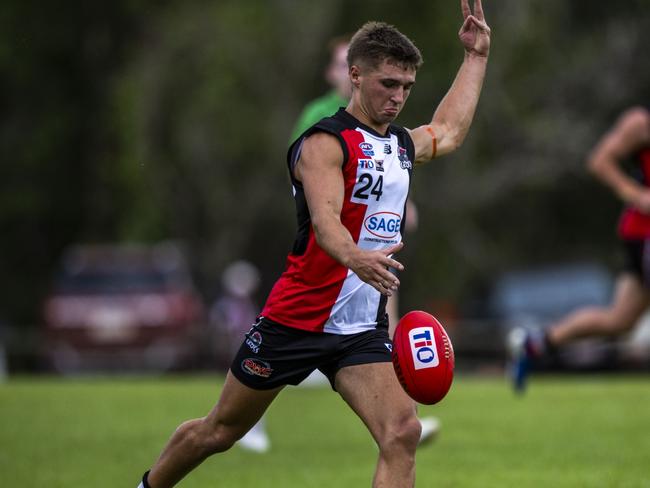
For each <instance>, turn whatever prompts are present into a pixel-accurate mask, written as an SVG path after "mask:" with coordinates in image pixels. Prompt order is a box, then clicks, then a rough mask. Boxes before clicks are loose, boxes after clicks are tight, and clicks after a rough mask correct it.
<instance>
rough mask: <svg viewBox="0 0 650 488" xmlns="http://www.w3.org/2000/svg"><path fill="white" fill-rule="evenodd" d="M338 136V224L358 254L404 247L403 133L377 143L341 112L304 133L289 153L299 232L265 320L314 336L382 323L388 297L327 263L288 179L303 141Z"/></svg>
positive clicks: (408, 157)
mask: <svg viewBox="0 0 650 488" xmlns="http://www.w3.org/2000/svg"><path fill="white" fill-rule="evenodd" d="M316 132H326V133H328V134H331V135H333V136H335V137H336V138H337V139H338V141H339V143H340V144H341V149H342V150H343V164H342V168H341V169H342V172H343V179H344V187H345V194H344V201H343V208H342V211H341V222H342V224H343V225H344V226H345V227H346V228H347V230H348V231H349V232H350V234H351V236H352V238H353V239H354V241H355V242H356V244H357V245H358V246H359V247H360V248H361V249H366V250H381V249H385V248H387V247H389V246H392V245H394V244H397V243H399V242H401V240H402V232H403V229H404V217H405V210H406V199H407V197H408V192H409V187H410V182H411V173H412V169H413V163H412V161H413V160H414V159H415V154H414V153H415V149H414V145H413V141H412V139H411V137H410V135H409V134H408V132H407V131H406V129H404V128H402V127H398V126H395V125H390V126H389V128H388V130H387V132H386V134H385V135H382V134H379V133H377V132H376V131H375V130H373V129H371V128H370V127H368V126H366V125H364V124H362V123H361V122H359V121H358V120H357V119H356V118H355V117H353V116H352V115H351V114H349V113H348V112H346V111H345V110H344V109H340V110H339V111H338V112H337V113H336V114H334V115H333V116H332V117H327V118H324V119H322V120H321V121H320V122H318V123H317V124H315V125H314V126H312V127H311V128H309V129H307V130H306V131H305V132H304V133H303V134H302V135H301V136H300V137H299V138H298V139H297V140H296V141H295V142H294V143H293V144H292V145H291V147H290V148H289V151H288V155H287V162H288V165H289V173H290V175H291V183H292V186H293V195H294V199H295V203H296V210H297V219H298V230H297V235H296V239H295V241H294V245H293V250H292V251H291V253H290V254H289V256H288V257H287V262H286V269H285V271H284V273H283V274H282V275H281V276H280V278H279V279H278V281H277V282H276V283H275V285H274V287H273V289H272V290H271V293H270V294H269V297H268V299H267V301H266V304H265V306H264V308H263V310H262V314H261V315H262V316H263V317H266V318H268V319H270V320H272V321H274V322H277V323H279V324H282V325H285V326H288V327H294V328H297V329H302V330H306V331H312V332H325V333H332V334H356V333H360V332H364V331H367V330H372V329H374V328H376V327H377V325H378V323H385V321H386V318H385V316H386V312H385V306H386V297H385V296H383V295H381V294H380V293H379V292H378V291H377V290H375V289H374V288H373V287H372V286H370V285H369V284H367V283H364V282H363V281H361V279H359V277H358V276H357V275H356V274H355V273H354V272H353V271H352V270H349V269H348V268H346V267H344V266H343V265H341V264H339V263H338V262H337V261H335V260H334V259H333V258H332V257H330V256H329V255H328V254H327V253H326V252H325V251H324V250H323V249H322V248H321V247H320V246H319V245H318V243H317V242H316V238H315V236H314V230H313V228H312V225H311V220H310V216H309V209H308V207H307V202H306V199H305V194H304V190H303V187H302V185H301V183H300V182H299V181H297V180H296V179H295V178H294V176H293V168H294V166H295V164H296V162H297V161H298V159H299V157H300V151H301V149H302V144H303V142H304V140H305V138H307V137H309V136H310V135H312V134H314V133H316Z"/></svg>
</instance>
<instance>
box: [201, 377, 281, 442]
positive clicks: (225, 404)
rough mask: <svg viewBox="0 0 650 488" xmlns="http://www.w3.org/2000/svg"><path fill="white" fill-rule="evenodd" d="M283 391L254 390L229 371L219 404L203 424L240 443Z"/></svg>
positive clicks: (278, 389)
mask: <svg viewBox="0 0 650 488" xmlns="http://www.w3.org/2000/svg"><path fill="white" fill-rule="evenodd" d="M283 388H284V386H280V387H278V388H274V389H272V390H254V389H253V388H249V387H248V386H246V385H244V384H243V383H242V382H240V381H239V380H238V379H237V378H235V377H234V376H233V375H232V374H231V373H230V371H228V375H227V376H226V382H225V383H224V386H223V389H222V390H221V395H220V397H219V401H218V402H217V404H216V405H215V406H214V408H213V409H212V411H211V412H210V413H209V414H208V416H207V417H206V418H205V423H206V424H207V425H209V426H210V427H212V428H214V429H216V430H217V431H221V432H224V431H225V432H227V433H228V434H229V435H230V436H232V437H234V439H233V440H236V439H239V438H241V437H242V436H243V435H244V434H246V432H248V431H249V430H250V428H251V427H252V426H253V425H255V424H256V423H257V421H258V420H259V419H260V418H261V417H262V415H263V414H264V412H265V411H266V409H267V408H268V407H269V405H270V404H271V402H273V400H274V399H275V397H276V396H277V395H278V393H280V391H282V389H283ZM225 432H224V433H225Z"/></svg>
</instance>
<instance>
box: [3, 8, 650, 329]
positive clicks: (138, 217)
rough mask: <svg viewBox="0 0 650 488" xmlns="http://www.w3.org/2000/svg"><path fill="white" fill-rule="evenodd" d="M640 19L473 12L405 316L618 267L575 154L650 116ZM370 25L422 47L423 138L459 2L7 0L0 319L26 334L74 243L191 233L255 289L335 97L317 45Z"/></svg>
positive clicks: (414, 240) (607, 206) (596, 194)
mask: <svg viewBox="0 0 650 488" xmlns="http://www.w3.org/2000/svg"><path fill="white" fill-rule="evenodd" d="M645 6H647V1H643V0H622V1H619V2H617V3H616V5H615V6H613V5H612V3H611V2H605V1H604V0H592V1H589V2H587V1H586V0H579V1H575V2H570V3H567V2H565V1H563V0H531V1H528V2H521V1H520V0H500V1H499V2H490V1H485V10H486V15H487V18H488V20H489V22H490V24H491V26H492V28H493V32H494V35H493V37H494V41H493V52H492V59H491V64H490V67H489V72H488V78H487V82H486V86H485V90H484V96H483V98H482V101H481V103H480V106H479V109H478V113H477V118H476V121H475V124H474V126H473V128H472V131H471V132H470V136H469V138H468V140H467V142H466V144H465V146H464V147H463V148H462V149H461V150H460V151H459V152H458V153H457V154H455V155H454V156H452V157H449V158H445V159H443V160H440V161H436V162H434V163H433V164H431V165H430V167H426V168H423V169H421V170H420V169H418V170H417V171H416V178H415V183H414V198H415V200H416V202H417V203H418V204H419V207H420V212H421V216H420V217H421V224H420V229H419V230H418V232H417V234H416V235H414V236H411V237H410V240H409V242H407V248H406V251H405V252H406V253H409V257H408V259H409V261H410V262H417V263H418V265H417V266H411V267H410V270H409V273H407V274H405V275H404V277H403V280H402V282H403V291H404V293H403V294H402V296H403V303H404V306H405V307H406V308H409V307H413V306H421V304H422V303H426V301H428V300H429V299H431V297H434V296H438V297H448V298H453V299H462V298H463V296H464V295H465V294H466V293H467V290H468V285H469V284H470V283H472V282H474V281H476V280H480V279H487V280H489V279H490V277H491V276H492V275H493V274H494V273H496V272H499V271H500V270H503V269H506V268H509V267H515V266H526V265H531V264H535V265H537V264H543V263H545V262H553V261H558V260H565V259H574V258H594V259H595V258H603V257H607V258H608V256H609V254H610V253H611V246H612V245H613V230H611V229H612V228H613V224H614V220H615V218H616V212H617V210H618V204H617V202H615V201H613V199H612V198H611V197H610V196H609V195H608V194H607V193H606V192H604V190H602V189H601V188H600V187H599V186H598V185H596V184H595V183H593V182H592V181H591V179H589V178H587V177H586V175H585V171H584V169H583V160H584V157H585V155H586V151H587V150H588V149H589V147H590V146H591V144H592V143H593V141H595V139H596V138H597V137H598V135H599V134H600V132H601V131H602V130H603V129H604V128H605V127H606V126H607V125H608V124H609V123H610V122H611V118H612V117H613V116H614V115H615V114H616V113H617V112H618V111H619V110H620V109H622V108H623V107H624V106H626V105H629V104H631V103H637V102H642V101H644V100H647V98H645V99H644V98H643V97H647V96H648V93H647V87H648V86H650V68H648V67H647V66H646V64H647V63H644V60H645V58H646V57H647V54H646V51H647V49H646V47H647V41H646V40H645V37H644V35H645V33H646V32H647V31H648V30H649V29H650V13H649V12H648V11H647V8H645ZM369 19H381V20H385V21H388V22H391V23H394V24H395V25H397V26H398V27H399V28H400V29H402V30H403V31H404V32H405V33H407V34H408V35H409V36H411V37H412V38H413V39H414V40H415V42H416V44H418V46H419V47H420V48H421V49H422V51H423V54H424V57H425V64H424V66H423V68H422V70H421V71H420V73H418V83H417V87H416V88H415V90H414V91H413V93H412V95H411V99H410V100H409V103H408V104H407V108H406V109H405V111H404V112H403V114H402V115H401V116H400V119H399V121H398V122H399V123H401V124H404V125H406V126H415V125H417V124H420V123H422V122H424V121H425V120H427V119H428V118H430V117H431V115H432V112H433V110H434V108H435V106H436V104H437V101H438V100H439V99H440V98H441V97H442V96H443V95H444V92H445V91H446V89H447V87H448V86H449V84H450V83H451V81H452V76H453V74H454V73H455V70H456V68H457V66H458V65H459V64H460V61H461V57H462V51H461V48H460V46H459V43H458V41H457V37H456V32H457V31H458V28H459V27H460V23H461V16H460V12H459V6H458V2H449V1H443V0H429V1H424V0H414V1H412V2H409V4H408V8H406V7H403V6H400V7H399V8H397V7H396V6H395V3H394V2H389V1H388V0H375V1H371V0H359V1H357V2H344V1H343V0H335V1H328V2H324V1H304V2H303V1H295V0H248V1H237V2H235V1H234V0H231V1H220V2H210V1H207V0H197V1H195V2H181V1H178V0H168V1H163V2H153V1H147V0H135V1H134V0H116V1H114V2H100V3H93V4H92V5H91V4H87V3H82V2H67V3H63V4H59V5H56V6H55V5H54V4H52V5H50V4H42V3H38V4H37V3H36V2H33V1H24V0H23V1H18V0H5V1H4V2H2V3H1V4H0V113H1V116H0V117H1V119H0V157H1V161H2V162H1V164H0V181H1V184H2V190H1V191H0V226H1V227H0V229H1V234H0V235H1V236H2V240H1V241H0V251H1V252H2V257H1V258H0V310H5V311H6V314H7V315H8V316H9V317H10V319H12V321H13V322H14V323H35V322H36V321H37V320H38V317H39V310H38V304H39V303H40V297H41V296H42V294H43V291H44V289H45V287H46V286H47V283H48V282H49V280H50V277H51V273H52V269H53V266H54V265H55V263H56V260H57V259H58V256H59V254H60V252H61V250H62V248H63V247H64V246H65V245H67V244H69V243H72V242H76V241H121V240H138V241H155V240H158V239H162V238H174V239H181V240H184V241H185V242H187V244H188V248H189V249H190V251H191V256H192V258H193V259H194V260H195V267H196V269H197V271H198V272H199V277H200V278H201V283H202V285H203V288H204V290H209V289H210V286H211V284H212V283H213V281H216V277H217V276H218V275H219V272H220V271H221V270H222V269H223V267H224V266H225V264H226V263H228V262H230V261H232V260H233V259H237V258H242V257H246V258H248V259H249V260H251V261H253V262H254V263H255V264H256V265H258V267H259V268H260V269H261V270H262V274H263V276H264V282H263V286H262V288H261V290H262V293H265V292H266V291H267V290H268V287H269V286H270V284H271V282H272V280H273V279H275V277H276V276H277V273H278V272H279V271H280V270H281V268H282V265H283V261H284V260H283V255H284V254H285V253H286V252H287V251H288V249H289V248H290V244H291V240H292V239H293V233H294V213H293V208H292V202H291V198H290V188H289V184H288V179H287V176H286V169H285V164H284V152H285V149H286V140H287V137H288V133H289V130H290V127H291V125H292V123H293V121H294V119H295V117H296V116H297V114H298V112H299V110H300V108H301V107H302V105H303V103H304V102H305V101H306V100H309V99H311V98H313V97H314V96H316V95H318V94H320V93H322V92H323V91H324V90H325V88H326V87H325V86H324V83H323V81H322V67H323V66H324V64H325V60H326V57H327V52H326V42H327V40H328V39H329V38H330V37H332V36H334V35H338V34H341V33H345V32H353V31H354V30H355V29H356V28H357V27H358V26H359V25H361V24H362V23H363V22H364V21H366V20H369ZM608 259H609V258H608ZM608 262H610V263H611V260H610V261H608Z"/></svg>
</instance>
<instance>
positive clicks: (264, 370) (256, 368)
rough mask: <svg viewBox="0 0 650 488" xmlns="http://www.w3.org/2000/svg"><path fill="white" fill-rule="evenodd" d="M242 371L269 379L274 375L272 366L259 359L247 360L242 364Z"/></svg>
mask: <svg viewBox="0 0 650 488" xmlns="http://www.w3.org/2000/svg"><path fill="white" fill-rule="evenodd" d="M241 369H243V370H244V371H245V372H246V373H248V374H250V375H253V376H260V377H262V378H268V377H269V376H271V373H273V369H272V368H271V365H270V364H269V363H267V362H265V361H260V360H259V359H253V358H246V359H244V360H243V361H242V362H241Z"/></svg>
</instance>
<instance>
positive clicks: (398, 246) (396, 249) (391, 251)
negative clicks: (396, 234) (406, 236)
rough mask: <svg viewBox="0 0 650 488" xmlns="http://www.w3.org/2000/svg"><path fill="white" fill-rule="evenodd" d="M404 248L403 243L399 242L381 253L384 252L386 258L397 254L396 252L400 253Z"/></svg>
mask: <svg viewBox="0 0 650 488" xmlns="http://www.w3.org/2000/svg"><path fill="white" fill-rule="evenodd" d="M403 247H404V243H403V242H398V243H397V244H393V245H392V246H390V247H387V248H386V249H383V250H382V251H381V252H383V253H384V254H385V255H386V256H390V255H391V254H395V253H396V252H400V251H401V250H402V248H403Z"/></svg>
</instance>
